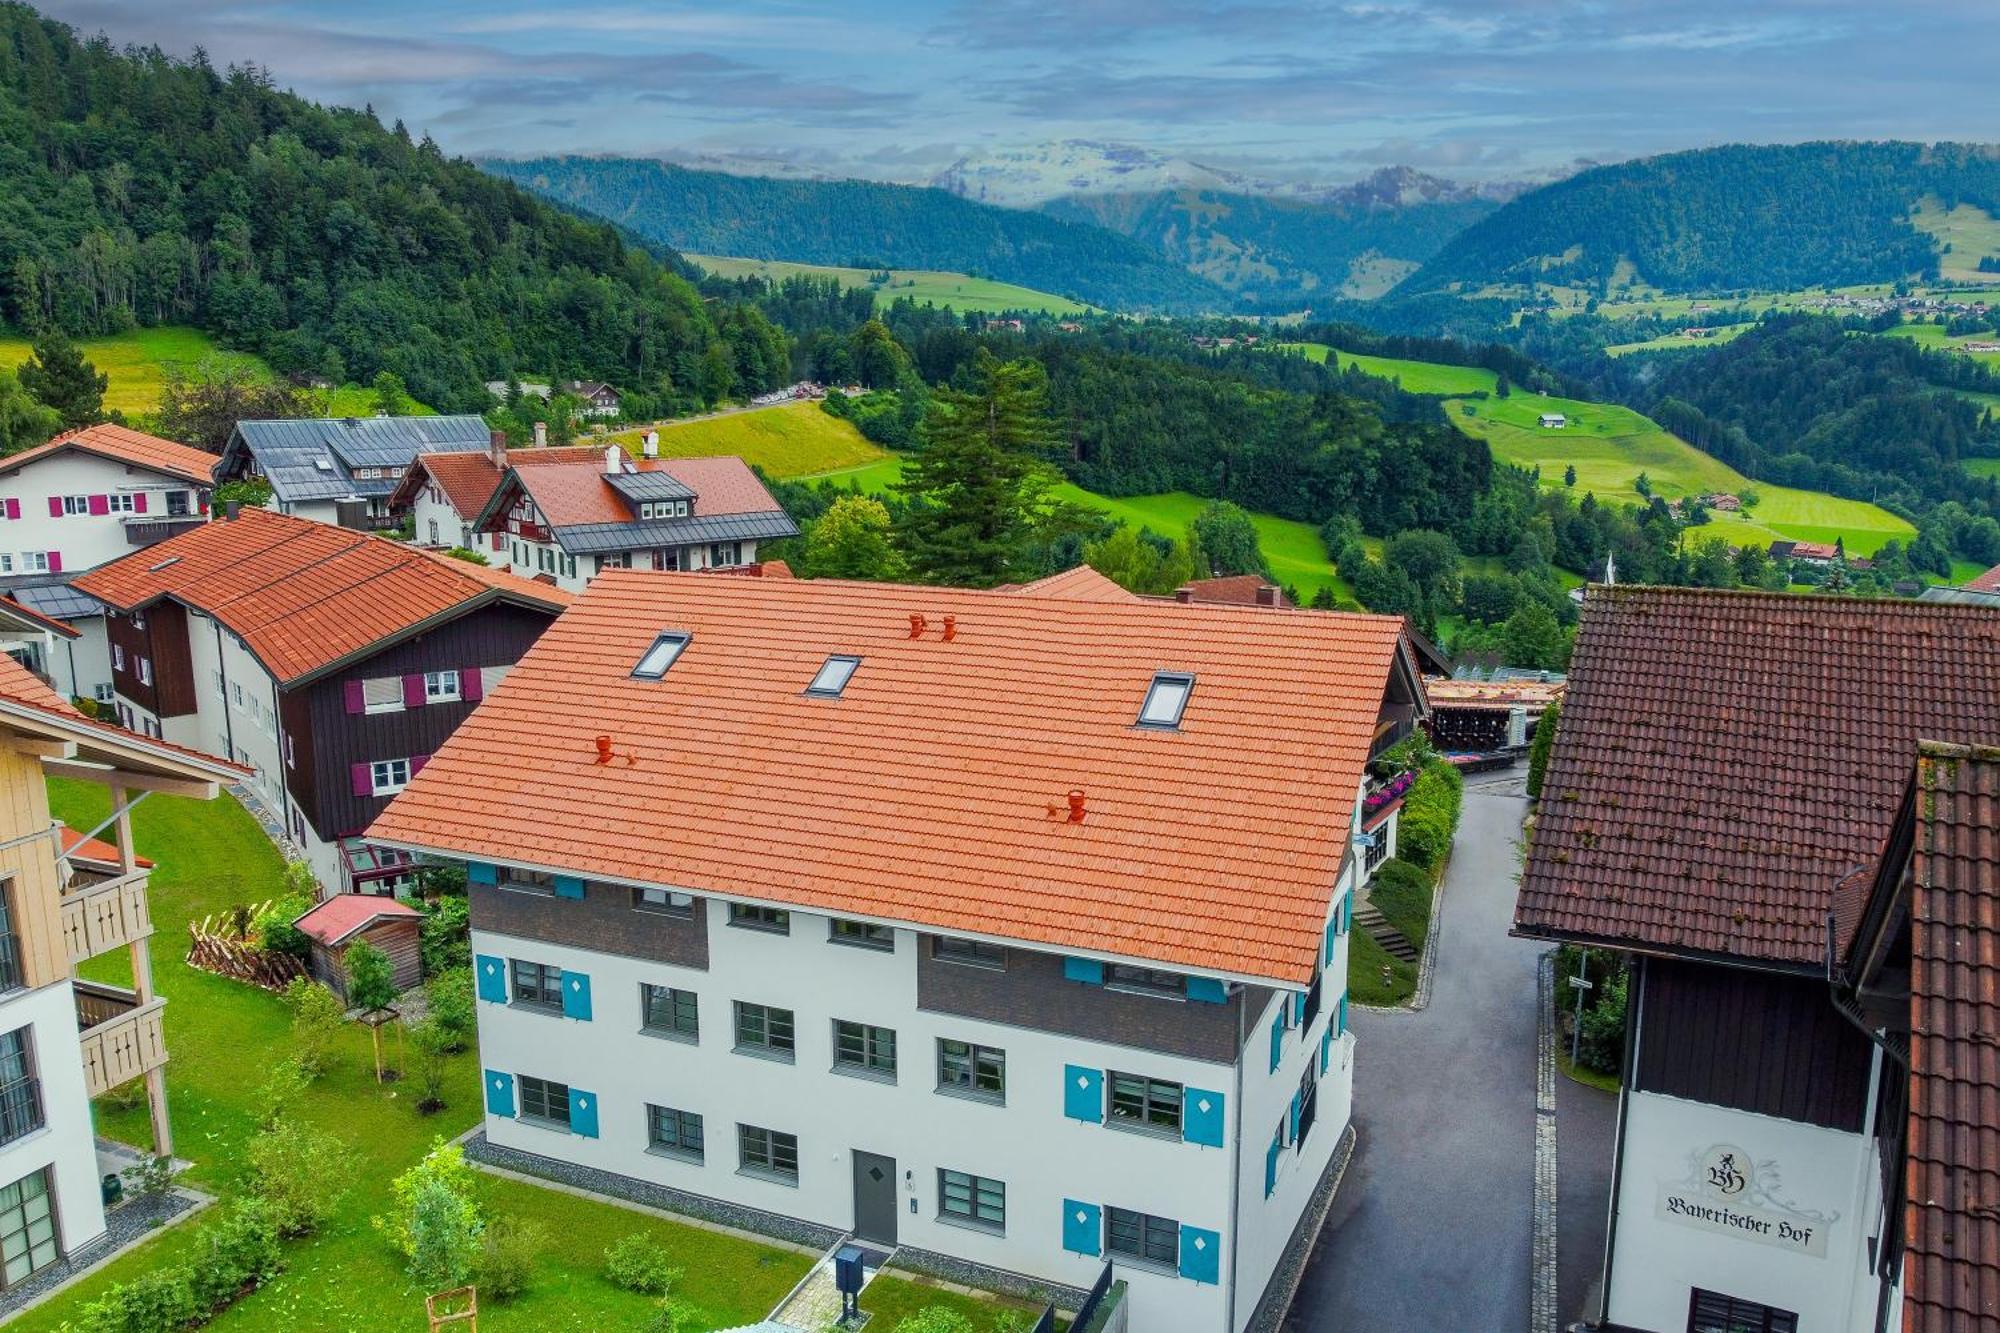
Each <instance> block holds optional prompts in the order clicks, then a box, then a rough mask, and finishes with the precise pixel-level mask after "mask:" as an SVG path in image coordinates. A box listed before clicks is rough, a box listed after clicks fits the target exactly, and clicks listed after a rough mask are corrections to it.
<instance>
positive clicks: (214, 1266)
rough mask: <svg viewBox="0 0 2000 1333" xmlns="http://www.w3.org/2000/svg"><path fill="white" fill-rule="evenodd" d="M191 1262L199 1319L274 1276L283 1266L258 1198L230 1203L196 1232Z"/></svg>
mask: <svg viewBox="0 0 2000 1333" xmlns="http://www.w3.org/2000/svg"><path fill="white" fill-rule="evenodd" d="M192 1262H193V1268H194V1271H193V1273H192V1275H191V1282H192V1285H193V1289H194V1298H195V1304H196V1305H198V1306H199V1307H200V1308H201V1310H202V1312H203V1314H204V1315H206V1314H208V1313H212V1312H214V1311H216V1310H219V1309H221V1308H222V1307H223V1306H225V1305H228V1304H229V1303H230V1302H231V1301H233V1300H235V1299H236V1298H237V1297H238V1296H240V1295H242V1294H243V1293H244V1292H245V1291H248V1290H249V1289H250V1288H252V1287H255V1286H258V1285H259V1284H261V1283H264V1282H268V1281H270V1279H271V1278H273V1277H275V1276H277V1273H278V1270H279V1268H281V1267H282V1266H283V1264H282V1262H281V1260H280V1258H279V1251H278V1227H277V1220H276V1218H275V1217H274V1215H273V1214H272V1212H271V1209H270V1208H269V1206H268V1205H267V1204H266V1203H265V1202H264V1200H262V1199H240V1200H238V1201H237V1202H236V1203H235V1204H233V1205H231V1206H230V1208H229V1211H228V1212H226V1213H224V1214H223V1215H222V1216H221V1217H220V1218H218V1219H217V1220H216V1221H214V1222H211V1223H210V1224H209V1225H207V1226H206V1227H204V1228H202V1231H201V1235H200V1237H199V1238H198V1240H197V1242H196V1244H195V1248H194V1256H193V1260H192Z"/></svg>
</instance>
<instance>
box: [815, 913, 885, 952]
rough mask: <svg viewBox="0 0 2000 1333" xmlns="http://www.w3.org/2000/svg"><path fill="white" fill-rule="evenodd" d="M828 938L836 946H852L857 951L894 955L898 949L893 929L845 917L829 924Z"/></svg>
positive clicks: (833, 920) (835, 918) (836, 918)
mask: <svg viewBox="0 0 2000 1333" xmlns="http://www.w3.org/2000/svg"><path fill="white" fill-rule="evenodd" d="M826 937H827V938H828V939H830V940H832V941H833V942H834V943H835V944H851V945H853V946H854V947H855V948H857V949H879V950H881V951H882V952H883V953H893V952H894V951H895V948H896V932H895V930H894V928H893V927H890V926H878V925H875V924H873V923H872V922H868V921H849V920H846V919H845V918H843V917H834V918H833V919H832V920H831V921H829V922H828V923H827V930H826Z"/></svg>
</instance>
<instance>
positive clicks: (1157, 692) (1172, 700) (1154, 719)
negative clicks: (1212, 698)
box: [1139, 671, 1194, 730]
mask: <svg viewBox="0 0 2000 1333" xmlns="http://www.w3.org/2000/svg"><path fill="white" fill-rule="evenodd" d="M1193 693H1194V677H1193V676H1190V675H1187V674H1185V673H1184V672H1177V671H1162V672H1160V673H1159V674H1158V675H1156V676H1154V677H1153V683H1152V684H1151V685H1150V686H1148V687H1147V689H1146V700H1145V702H1144V703H1142V704H1140V705H1139V725H1140V726H1142V727H1160V728H1164V729H1168V730H1172V729H1174V728H1177V727H1179V726H1180V724H1181V714H1182V713H1184V712H1186V711H1187V702H1188V696H1189V695H1191V694H1193Z"/></svg>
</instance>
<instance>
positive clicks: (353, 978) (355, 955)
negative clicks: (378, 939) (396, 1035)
mask: <svg viewBox="0 0 2000 1333" xmlns="http://www.w3.org/2000/svg"><path fill="white" fill-rule="evenodd" d="M344 961H345V965H346V968H347V1002H348V1003H349V1004H351V1005H353V1006H354V1007H355V1008H356V1009H359V1010H360V1011H361V1012H362V1013H364V1014H365V1013H368V1012H370V1011H371V1010H375V1009H386V1008H388V1007H389V1006H390V1005H392V1004H394V1003H395V1002H396V995H397V990H396V965H395V964H394V963H392V962H390V961H389V955H388V954H386V953H383V952H382V951H381V950H380V949H378V948H376V947H375V946H374V945H372V944H370V943H369V942H368V941H367V940H356V941H355V942H354V943H352V944H350V945H348V946H347V953H346V956H345V960H344Z"/></svg>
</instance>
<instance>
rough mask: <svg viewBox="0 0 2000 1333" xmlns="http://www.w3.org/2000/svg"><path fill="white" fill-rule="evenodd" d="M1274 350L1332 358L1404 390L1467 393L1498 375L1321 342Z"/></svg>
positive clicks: (1486, 388) (1486, 389) (1483, 389)
mask: <svg viewBox="0 0 2000 1333" xmlns="http://www.w3.org/2000/svg"><path fill="white" fill-rule="evenodd" d="M1275 350H1277V351H1280V352H1286V351H1293V352H1299V353H1302V354H1303V355H1304V356H1305V357H1306V359H1307V360H1310V361H1318V362H1320V363H1322V364H1324V363H1325V362H1326V360H1327V358H1328V357H1329V356H1331V357H1333V358H1335V360H1336V363H1337V364H1338V366H1339V367H1340V369H1342V370H1349V369H1353V370H1359V371H1361V372H1362V373H1363V374H1364V375H1374V376H1376V377H1377V378H1379V379H1385V380H1396V381H1398V382H1399V383H1401V384H1402V386H1403V391H1404V392H1405V393H1434V394H1467V393H1491V392H1492V391H1493V388H1494V385H1495V383H1496V382H1497V380H1498V377H1497V376H1496V375H1494V373H1493V372H1492V371H1490V370H1482V369H1480V368H1479V367H1477V366H1445V365H1439V364H1437V363H1435V362H1431V361H1403V360H1398V359H1397V358H1395V357H1388V356H1360V355H1357V354H1356V353H1353V352H1341V351H1336V350H1335V349H1334V348H1331V347H1329V346H1327V345H1326V344H1325V343H1278V344H1277V345H1276V349H1275Z"/></svg>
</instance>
